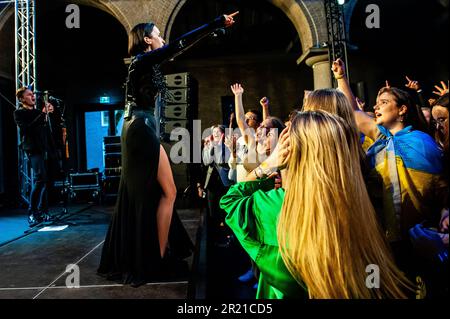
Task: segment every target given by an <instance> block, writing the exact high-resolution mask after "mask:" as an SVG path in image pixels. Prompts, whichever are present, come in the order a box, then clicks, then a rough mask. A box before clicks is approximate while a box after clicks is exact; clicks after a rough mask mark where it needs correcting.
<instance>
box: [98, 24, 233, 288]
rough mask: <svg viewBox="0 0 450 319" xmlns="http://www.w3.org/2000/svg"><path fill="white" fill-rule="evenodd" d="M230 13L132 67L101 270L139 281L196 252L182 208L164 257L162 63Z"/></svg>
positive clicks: (135, 61) (157, 275) (112, 276)
mask: <svg viewBox="0 0 450 319" xmlns="http://www.w3.org/2000/svg"><path fill="white" fill-rule="evenodd" d="M224 22H225V17H224V16H221V17H218V18H217V19H215V20H214V21H213V22H211V23H209V24H206V25H203V26H201V27H200V28H198V29H195V30H193V31H191V32H189V33H187V34H185V35H184V36H182V37H181V38H179V39H177V40H175V41H173V42H171V43H170V44H169V45H166V46H164V47H162V48H160V49H157V50H154V51H150V52H146V53H143V54H141V55H138V56H137V57H135V58H134V59H133V60H132V62H131V64H130V67H129V73H128V81H127V108H128V109H126V112H125V116H126V117H125V121H124V125H123V128H122V136H121V146H122V175H121V178H120V186H119V193H118V198H117V202H116V206H115V210H114V214H113V216H112V220H111V224H110V226H109V229H108V233H107V235H106V239H105V243H104V246H103V251H102V257H101V261H100V266H99V269H98V273H99V274H100V275H104V276H107V278H109V279H114V280H118V281H121V282H124V283H131V284H135V285H139V284H142V283H145V282H148V281H152V280H161V276H163V277H165V276H166V275H167V272H168V271H169V272H170V271H172V273H173V272H174V271H175V272H176V270H177V269H178V268H177V265H179V263H178V262H177V261H180V260H181V259H183V258H186V257H188V256H189V255H191V253H192V250H193V245H192V242H191V240H190V238H189V236H188V234H187V233H186V230H185V229H184V227H183V225H182V224H181V221H180V219H179V218H178V215H177V213H176V211H174V212H173V216H172V222H171V225H170V231H169V248H168V251H167V252H166V256H165V257H164V258H161V256H160V248H159V239H158V231H157V223H156V212H157V207H158V204H159V200H160V198H161V188H160V185H159V183H158V181H157V173H158V164H159V150H160V142H159V137H158V136H157V135H156V124H155V120H154V116H153V110H154V107H155V96H156V95H157V94H158V93H164V92H161V91H164V89H165V86H164V84H163V76H162V74H161V72H160V71H159V66H160V64H161V63H163V62H164V61H167V60H168V59H171V58H173V57H174V56H177V55H179V54H181V53H182V52H184V51H185V50H186V49H188V48H189V47H191V46H192V45H193V44H194V43H196V42H197V41H199V40H200V39H202V38H203V37H205V36H207V35H208V34H210V33H211V32H212V31H214V30H216V29H217V28H220V27H222V26H223V25H224Z"/></svg>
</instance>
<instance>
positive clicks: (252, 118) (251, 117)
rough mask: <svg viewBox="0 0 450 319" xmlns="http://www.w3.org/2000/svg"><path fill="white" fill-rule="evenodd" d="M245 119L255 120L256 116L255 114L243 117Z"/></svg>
mask: <svg viewBox="0 0 450 319" xmlns="http://www.w3.org/2000/svg"><path fill="white" fill-rule="evenodd" d="M245 120H246V121H249V120H253V121H256V117H255V116H246V117H245Z"/></svg>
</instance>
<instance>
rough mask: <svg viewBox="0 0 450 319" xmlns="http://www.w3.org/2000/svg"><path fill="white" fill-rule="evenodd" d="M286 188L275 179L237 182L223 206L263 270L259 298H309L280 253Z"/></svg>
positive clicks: (231, 224) (237, 236)
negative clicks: (277, 185) (280, 219)
mask: <svg viewBox="0 0 450 319" xmlns="http://www.w3.org/2000/svg"><path fill="white" fill-rule="evenodd" d="M283 199H284V190H283V189H281V188H279V189H277V190H275V189H274V181H273V179H265V180H259V181H253V182H244V183H238V184H235V185H233V186H232V187H231V188H230V190H229V191H228V193H227V194H226V195H225V196H223V197H222V199H221V201H220V206H221V208H222V209H223V210H225V211H226V212H227V217H226V223H227V224H228V226H230V228H231V229H232V230H233V232H234V233H235V235H236V238H237V239H238V240H239V242H240V243H241V245H242V247H243V248H244V249H245V251H246V252H247V253H248V254H249V255H250V257H251V258H252V259H253V260H254V261H255V263H256V265H257V266H258V269H259V270H260V277H259V283H258V291H257V293H256V298H258V299H285V298H307V296H308V295H307V291H306V288H305V287H302V286H301V285H300V284H299V283H298V282H297V281H296V280H295V279H294V278H293V277H292V275H291V274H290V273H289V271H288V270H287V268H286V266H285V264H284V262H283V259H282V258H281V255H280V253H279V248H278V240H277V221H278V215H279V214H280V212H281V205H282V204H283Z"/></svg>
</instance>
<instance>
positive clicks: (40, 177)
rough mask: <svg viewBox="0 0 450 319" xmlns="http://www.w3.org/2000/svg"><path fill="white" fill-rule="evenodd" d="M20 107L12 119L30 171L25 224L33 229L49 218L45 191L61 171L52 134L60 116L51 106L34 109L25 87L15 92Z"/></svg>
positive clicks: (58, 126)
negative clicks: (30, 183) (28, 162)
mask: <svg viewBox="0 0 450 319" xmlns="http://www.w3.org/2000/svg"><path fill="white" fill-rule="evenodd" d="M16 97H17V99H18V100H19V102H20V106H19V108H18V109H17V110H15V111H14V120H15V122H16V124H17V126H18V127H19V129H20V141H21V143H20V147H22V149H23V151H24V152H25V153H26V154H27V157H28V158H29V160H30V162H31V168H32V170H33V187H32V190H31V195H30V204H29V207H28V223H29V225H30V227H34V226H36V225H37V224H39V223H41V222H47V221H50V220H51V217H50V216H49V215H48V189H49V187H50V186H51V183H52V180H53V179H54V177H55V175H56V174H57V173H59V171H60V164H59V159H60V154H59V151H58V148H57V144H56V142H55V133H56V132H57V131H58V129H59V128H60V125H61V123H62V121H61V115H60V113H59V112H57V111H55V108H54V106H53V105H52V104H51V103H48V102H44V103H43V104H45V105H43V107H42V109H38V108H36V95H35V94H34V92H33V91H32V90H30V89H29V88H27V87H22V88H20V89H18V90H17V92H16Z"/></svg>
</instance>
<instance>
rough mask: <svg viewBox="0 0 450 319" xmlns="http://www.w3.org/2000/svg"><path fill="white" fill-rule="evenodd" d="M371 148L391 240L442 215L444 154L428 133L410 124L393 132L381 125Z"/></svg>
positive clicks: (370, 151) (445, 186)
mask: <svg viewBox="0 0 450 319" xmlns="http://www.w3.org/2000/svg"><path fill="white" fill-rule="evenodd" d="M378 129H379V132H380V133H379V136H378V138H377V140H376V141H375V142H374V143H373V144H372V145H371V146H370V147H369V149H368V151H367V158H368V160H369V163H370V167H371V169H372V174H376V175H378V178H381V179H382V181H383V187H384V189H383V194H382V201H383V211H384V216H382V220H383V224H384V227H385V230H386V235H387V237H388V240H389V241H397V240H401V239H406V238H407V237H406V236H407V234H408V229H409V228H411V227H413V226H414V225H416V224H418V223H421V222H423V221H424V220H432V219H433V218H438V214H439V212H440V210H441V209H442V208H443V205H444V204H443V203H444V201H445V198H446V197H445V196H446V195H445V193H446V192H447V185H446V183H445V181H444V179H443V177H442V172H443V163H442V160H443V154H442V151H441V149H440V148H439V147H438V145H437V144H436V143H435V141H434V140H433V138H432V137H431V136H429V135H428V134H426V133H424V132H421V131H417V130H414V129H413V128H412V126H407V127H405V128H404V129H403V130H401V131H399V132H397V133H396V134H395V135H392V134H391V133H390V132H389V130H388V129H386V128H384V127H383V126H381V125H378Z"/></svg>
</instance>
